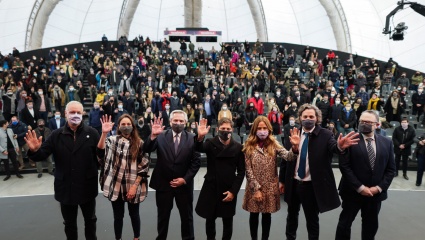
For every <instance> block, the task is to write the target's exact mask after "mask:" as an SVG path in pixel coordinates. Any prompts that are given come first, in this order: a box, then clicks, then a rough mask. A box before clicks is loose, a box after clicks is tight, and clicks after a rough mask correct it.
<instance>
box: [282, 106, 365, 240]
mask: <svg viewBox="0 0 425 240" xmlns="http://www.w3.org/2000/svg"><path fill="white" fill-rule="evenodd" d="M298 114H299V118H300V120H301V125H302V134H301V142H300V148H301V150H300V154H299V155H298V158H297V161H289V162H286V161H285V162H286V170H284V169H285V168H284V167H281V171H280V177H279V188H280V191H281V193H283V191H285V196H284V199H285V201H286V202H287V203H288V216H287V218H286V238H287V239H296V233H297V228H298V214H299V211H300V207H301V205H302V206H303V210H304V215H305V218H306V222H307V231H308V239H309V240H312V239H319V212H320V213H324V212H327V211H330V210H333V209H335V208H337V207H339V205H340V201H339V197H338V192H337V189H336V184H335V177H334V174H333V171H332V168H331V162H332V155H333V153H341V152H343V151H344V149H346V148H348V147H349V146H351V145H353V144H356V143H357V141H358V138H357V136H358V134H357V133H354V132H351V133H349V134H347V135H346V136H345V137H342V135H340V136H339V138H338V141H337V140H335V137H334V136H333V134H332V132H331V131H329V130H327V129H324V128H322V127H321V126H320V125H319V124H320V122H321V121H322V116H321V112H320V110H319V108H317V107H316V106H313V105H310V104H304V105H302V106H301V107H300V108H299V110H298Z"/></svg>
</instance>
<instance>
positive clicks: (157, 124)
mask: <svg viewBox="0 0 425 240" xmlns="http://www.w3.org/2000/svg"><path fill="white" fill-rule="evenodd" d="M151 127H152V132H151V140H153V139H155V138H156V137H157V136H158V135H159V134H161V133H162V131H164V128H165V126H163V125H162V118H157V117H155V118H154V120H153V121H152V120H151Z"/></svg>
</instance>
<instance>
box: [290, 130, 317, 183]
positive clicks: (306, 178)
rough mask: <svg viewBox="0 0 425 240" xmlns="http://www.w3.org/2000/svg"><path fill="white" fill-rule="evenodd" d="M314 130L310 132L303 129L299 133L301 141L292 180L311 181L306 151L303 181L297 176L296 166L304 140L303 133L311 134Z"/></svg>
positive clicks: (298, 162)
mask: <svg viewBox="0 0 425 240" xmlns="http://www.w3.org/2000/svg"><path fill="white" fill-rule="evenodd" d="M315 128H316V127H313V128H312V129H311V130H310V131H304V129H303V130H302V131H301V140H300V145H299V147H300V150H299V154H298V157H297V165H296V166H295V175H294V178H295V179H297V180H299V181H311V175H310V166H309V160H308V151H307V156H306V161H305V176H304V178H303V179H301V178H300V177H299V176H298V166H299V165H300V157H301V149H302V146H303V143H304V140H305V135H304V133H309V134H311V133H312V132H313V131H314V129H315ZM307 150H308V148H307Z"/></svg>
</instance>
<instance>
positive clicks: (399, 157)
mask: <svg viewBox="0 0 425 240" xmlns="http://www.w3.org/2000/svg"><path fill="white" fill-rule="evenodd" d="M408 159H409V156H408V155H401V154H396V155H395V167H396V173H398V170H400V160H401V161H402V164H403V165H402V170H403V174H406V173H407V160H408Z"/></svg>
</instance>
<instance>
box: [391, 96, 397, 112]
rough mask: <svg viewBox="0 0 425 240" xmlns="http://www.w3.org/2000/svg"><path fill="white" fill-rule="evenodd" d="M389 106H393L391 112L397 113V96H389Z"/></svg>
mask: <svg viewBox="0 0 425 240" xmlns="http://www.w3.org/2000/svg"><path fill="white" fill-rule="evenodd" d="M391 106H392V107H393V114H397V108H398V98H393V97H392V98H391Z"/></svg>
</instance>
